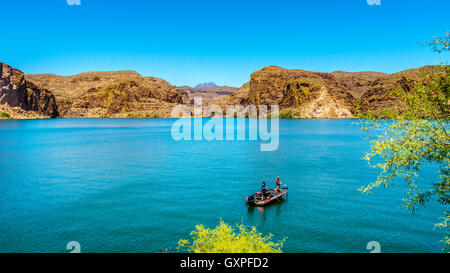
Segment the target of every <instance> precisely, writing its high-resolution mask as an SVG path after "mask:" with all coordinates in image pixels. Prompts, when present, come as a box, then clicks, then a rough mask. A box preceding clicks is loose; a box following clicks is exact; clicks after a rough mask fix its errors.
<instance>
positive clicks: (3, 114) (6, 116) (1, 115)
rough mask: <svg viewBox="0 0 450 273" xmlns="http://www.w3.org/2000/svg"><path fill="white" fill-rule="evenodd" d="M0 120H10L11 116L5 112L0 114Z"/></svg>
mask: <svg viewBox="0 0 450 273" xmlns="http://www.w3.org/2000/svg"><path fill="white" fill-rule="evenodd" d="M0 118H2V119H10V118H11V115H10V114H8V113H5V112H1V113H0Z"/></svg>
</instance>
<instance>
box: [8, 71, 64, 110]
mask: <svg viewBox="0 0 450 273" xmlns="http://www.w3.org/2000/svg"><path fill="white" fill-rule="evenodd" d="M0 111H1V112H2V113H7V115H9V116H10V117H12V118H46V117H51V118H54V117H57V116H58V107H57V105H56V100H55V97H54V96H53V94H52V93H51V92H50V91H48V90H47V89H45V88H42V87H39V86H37V85H35V84H34V83H32V82H30V81H28V80H26V79H25V75H24V74H23V73H22V72H21V71H20V70H17V69H14V68H12V67H11V66H9V65H7V64H4V63H1V62H0ZM5 115H6V114H5Z"/></svg>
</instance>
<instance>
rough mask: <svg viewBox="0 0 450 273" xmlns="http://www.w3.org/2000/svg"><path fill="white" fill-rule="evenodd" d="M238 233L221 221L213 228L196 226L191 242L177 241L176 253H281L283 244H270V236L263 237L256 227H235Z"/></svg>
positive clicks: (281, 242)
mask: <svg viewBox="0 0 450 273" xmlns="http://www.w3.org/2000/svg"><path fill="white" fill-rule="evenodd" d="M237 228H238V232H237V233H236V232H235V229H234V228H233V227H231V226H229V225H227V224H225V223H224V222H223V221H222V220H220V224H219V225H218V226H217V227H216V228H214V229H209V228H205V227H204V226H203V225H197V226H196V227H195V230H194V231H192V232H191V234H190V235H191V237H192V241H189V240H180V241H178V247H177V249H178V251H182V252H193V253H281V252H282V251H281V248H282V247H283V242H284V241H285V239H286V238H285V239H283V240H281V241H279V242H276V243H275V242H272V241H271V239H272V234H269V235H267V236H263V235H262V234H261V233H258V232H257V231H256V227H250V228H247V227H245V226H244V225H237Z"/></svg>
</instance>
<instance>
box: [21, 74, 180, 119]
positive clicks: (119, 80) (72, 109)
mask: <svg viewBox="0 0 450 273" xmlns="http://www.w3.org/2000/svg"><path fill="white" fill-rule="evenodd" d="M26 77H27V78H28V79H29V80H31V81H33V82H35V83H36V84H38V85H40V86H43V87H45V88H47V89H48V90H50V91H51V92H52V93H53V94H54V95H55V97H56V99H57V101H58V105H59V109H60V114H61V117H170V112H171V109H172V107H173V106H175V105H177V104H181V103H187V102H188V95H187V93H183V92H180V91H179V90H177V88H176V87H175V86H173V85H171V84H169V83H168V82H167V81H165V80H162V79H159V78H153V77H143V76H141V75H139V74H138V73H137V72H134V71H115V72H87V73H81V74H77V75H74V76H57V75H50V74H39V75H26Z"/></svg>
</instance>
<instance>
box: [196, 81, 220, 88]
mask: <svg viewBox="0 0 450 273" xmlns="http://www.w3.org/2000/svg"><path fill="white" fill-rule="evenodd" d="M215 87H217V85H216V84H215V83H214V82H204V83H199V84H197V85H196V86H194V89H202V88H215Z"/></svg>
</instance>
